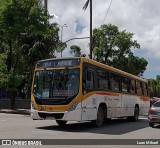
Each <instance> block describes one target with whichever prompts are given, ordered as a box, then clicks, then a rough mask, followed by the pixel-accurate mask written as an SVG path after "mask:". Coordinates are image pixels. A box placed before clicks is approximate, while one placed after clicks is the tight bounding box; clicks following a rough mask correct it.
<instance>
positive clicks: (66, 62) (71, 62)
mask: <svg viewBox="0 0 160 148" xmlns="http://www.w3.org/2000/svg"><path fill="white" fill-rule="evenodd" d="M79 65H80V59H60V60H46V61H45V60H44V61H39V62H38V63H37V65H36V67H37V68H52V67H67V66H79Z"/></svg>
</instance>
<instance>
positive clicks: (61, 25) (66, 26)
mask: <svg viewBox="0 0 160 148" xmlns="http://www.w3.org/2000/svg"><path fill="white" fill-rule="evenodd" d="M59 26H60V27H61V42H62V37H63V27H67V25H66V24H64V25H59ZM61 58H62V49H61Z"/></svg>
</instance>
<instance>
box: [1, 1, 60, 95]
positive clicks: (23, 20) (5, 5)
mask: <svg viewBox="0 0 160 148" xmlns="http://www.w3.org/2000/svg"><path fill="white" fill-rule="evenodd" d="M50 18H51V16H50V15H49V14H48V12H47V11H46V9H45V8H44V6H43V5H42V0H34V1H33V0H23V1H20V0H1V1H0V53H2V55H1V56H0V66H1V67H0V72H1V73H0V76H2V75H3V79H1V80H0V81H1V82H0V86H1V85H4V84H6V85H7V88H8V90H11V91H12V92H15V91H17V90H18V91H21V90H22V89H23V88H24V87H26V88H28V92H30V90H31V81H32V74H33V69H34V66H35V63H36V62H37V61H38V60H41V59H45V58H50V57H55V56H54V51H55V50H56V47H57V44H58V43H59V37H58V31H59V28H58V26H57V23H52V24H51V23H49V19H50ZM4 69H5V70H4ZM26 84H27V86H26Z"/></svg>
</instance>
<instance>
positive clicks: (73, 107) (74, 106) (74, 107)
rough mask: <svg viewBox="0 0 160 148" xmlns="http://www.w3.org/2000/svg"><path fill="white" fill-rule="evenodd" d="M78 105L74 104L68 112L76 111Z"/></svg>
mask: <svg viewBox="0 0 160 148" xmlns="http://www.w3.org/2000/svg"><path fill="white" fill-rule="evenodd" d="M77 105H78V102H74V103H73V104H72V105H71V107H70V108H69V109H68V110H67V111H68V112H70V111H73V110H75V109H76V107H77Z"/></svg>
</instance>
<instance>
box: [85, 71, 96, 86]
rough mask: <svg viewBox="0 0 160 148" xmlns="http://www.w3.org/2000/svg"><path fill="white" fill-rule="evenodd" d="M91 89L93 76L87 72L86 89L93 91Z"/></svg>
mask: <svg viewBox="0 0 160 148" xmlns="http://www.w3.org/2000/svg"><path fill="white" fill-rule="evenodd" d="M93 87H94V74H93V73H92V72H90V71H87V77H86V89H93Z"/></svg>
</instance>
